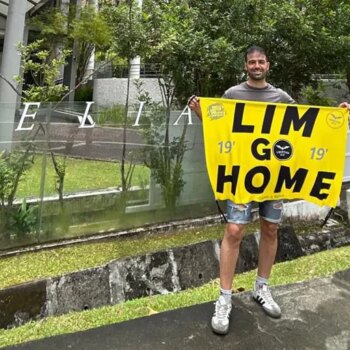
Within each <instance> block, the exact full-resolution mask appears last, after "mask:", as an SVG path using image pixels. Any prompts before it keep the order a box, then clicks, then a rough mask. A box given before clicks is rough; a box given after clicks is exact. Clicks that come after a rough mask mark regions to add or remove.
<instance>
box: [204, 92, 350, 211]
mask: <svg viewBox="0 0 350 350" xmlns="http://www.w3.org/2000/svg"><path fill="white" fill-rule="evenodd" d="M200 101H201V109H202V116H203V133H204V144H205V157H206V164H207V169H208V174H209V179H210V183H211V186H212V189H213V192H214V195H215V198H216V199H218V200H225V199H231V200H233V201H235V202H236V203H247V202H250V201H257V202H261V201H265V200H272V199H305V200H307V201H310V202H313V203H316V204H318V205H327V206H331V207H334V206H335V205H336V204H337V201H338V199H339V194H340V190H341V186H342V180H343V172H344V162H345V150H346V136H347V130H348V112H347V110H346V109H345V108H338V107H321V106H308V105H288V104H281V103H263V102H251V101H238V100H230V99H221V98H220V99H218V98H200Z"/></svg>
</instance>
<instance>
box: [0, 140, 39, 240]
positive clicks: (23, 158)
mask: <svg viewBox="0 0 350 350" xmlns="http://www.w3.org/2000/svg"><path fill="white" fill-rule="evenodd" d="M33 161H34V153H32V152H31V147H30V146H29V147H28V148H27V150H26V151H24V152H21V151H16V150H14V151H12V152H10V153H7V154H6V153H4V152H2V153H1V154H0V232H1V233H2V234H4V235H5V236H8V235H9V233H10V232H15V233H19V234H23V233H25V232H27V230H30V229H31V228H32V227H33V226H31V225H32V224H34V222H33V221H32V218H33V215H34V214H33V213H34V212H33V210H32V209H30V210H29V211H28V210H27V208H26V204H23V203H22V207H21V208H20V210H19V211H15V209H14V201H15V199H16V193H17V189H18V185H19V183H20V181H21V180H22V178H23V176H24V175H25V174H26V172H27V171H28V170H29V169H30V167H31V166H32V165H33ZM31 214H33V215H31Z"/></svg>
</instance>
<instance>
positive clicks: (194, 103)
mask: <svg viewBox="0 0 350 350" xmlns="http://www.w3.org/2000/svg"><path fill="white" fill-rule="evenodd" d="M187 105H188V107H190V109H191V110H192V111H193V112H195V113H196V114H197V117H198V118H199V119H200V120H202V111H201V106H200V104H199V98H198V97H197V96H196V95H192V96H191V97H190V98H189V99H188V101H187Z"/></svg>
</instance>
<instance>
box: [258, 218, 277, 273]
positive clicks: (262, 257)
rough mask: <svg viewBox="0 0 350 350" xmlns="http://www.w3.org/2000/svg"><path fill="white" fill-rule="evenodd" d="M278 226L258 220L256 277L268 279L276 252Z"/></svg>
mask: <svg viewBox="0 0 350 350" xmlns="http://www.w3.org/2000/svg"><path fill="white" fill-rule="evenodd" d="M277 229H278V224H275V223H272V222H268V221H266V220H264V219H260V230H261V235H260V243H259V264H258V276H260V277H262V278H266V279H268V278H269V277H270V273H271V270H272V266H273V264H274V262H275V258H276V252H277V243H278V242H277Z"/></svg>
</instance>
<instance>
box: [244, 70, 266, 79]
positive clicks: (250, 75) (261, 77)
mask: <svg viewBox="0 0 350 350" xmlns="http://www.w3.org/2000/svg"><path fill="white" fill-rule="evenodd" d="M258 73H261V74H260V75H258V76H256V75H254V73H249V72H248V76H249V78H250V79H251V80H255V81H260V80H264V79H265V78H266V75H267V72H260V71H259V72H258Z"/></svg>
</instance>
